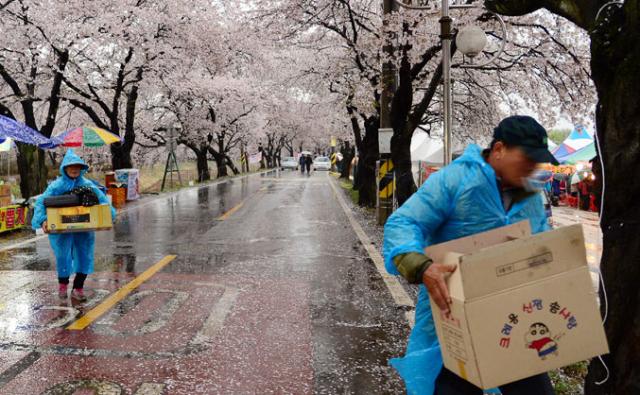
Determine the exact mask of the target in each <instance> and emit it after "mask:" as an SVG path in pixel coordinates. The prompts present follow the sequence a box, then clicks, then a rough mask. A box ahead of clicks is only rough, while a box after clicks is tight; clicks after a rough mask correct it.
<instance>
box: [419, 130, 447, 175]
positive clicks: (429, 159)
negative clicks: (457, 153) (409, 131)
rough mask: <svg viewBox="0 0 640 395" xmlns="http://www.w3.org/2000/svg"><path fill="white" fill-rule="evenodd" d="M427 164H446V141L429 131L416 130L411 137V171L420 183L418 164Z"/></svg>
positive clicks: (440, 165)
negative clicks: (430, 134)
mask: <svg viewBox="0 0 640 395" xmlns="http://www.w3.org/2000/svg"><path fill="white" fill-rule="evenodd" d="M420 162H423V163H425V164H426V165H427V166H438V167H442V166H444V143H443V141H442V138H432V137H430V136H429V135H428V134H427V133H425V132H423V131H421V130H416V131H415V132H414V133H413V138H412V139H411V172H412V173H413V179H414V181H415V182H416V183H418V170H419V167H418V164H419V163H420Z"/></svg>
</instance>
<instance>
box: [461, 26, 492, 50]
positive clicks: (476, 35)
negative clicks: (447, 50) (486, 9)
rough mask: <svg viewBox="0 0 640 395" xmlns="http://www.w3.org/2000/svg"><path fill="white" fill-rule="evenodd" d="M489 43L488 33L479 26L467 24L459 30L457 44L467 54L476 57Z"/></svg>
mask: <svg viewBox="0 0 640 395" xmlns="http://www.w3.org/2000/svg"><path fill="white" fill-rule="evenodd" d="M486 45H487V35H486V33H485V32H484V30H482V29H481V28H480V27H478V26H467V27H465V28H464V29H462V30H460V31H459V32H458V35H457V36H456V46H457V47H458V49H459V50H460V52H462V53H463V54H465V55H466V56H468V57H470V58H474V57H475V56H477V55H478V54H479V53H480V52H482V50H483V49H484V47H485V46H486Z"/></svg>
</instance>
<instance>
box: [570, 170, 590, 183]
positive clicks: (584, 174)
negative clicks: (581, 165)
mask: <svg viewBox="0 0 640 395" xmlns="http://www.w3.org/2000/svg"><path fill="white" fill-rule="evenodd" d="M588 177H589V172H588V171H586V170H580V171H577V172H575V173H573V174H572V175H571V178H570V180H571V182H570V184H577V183H579V182H580V181H582V180H584V179H586V178H588Z"/></svg>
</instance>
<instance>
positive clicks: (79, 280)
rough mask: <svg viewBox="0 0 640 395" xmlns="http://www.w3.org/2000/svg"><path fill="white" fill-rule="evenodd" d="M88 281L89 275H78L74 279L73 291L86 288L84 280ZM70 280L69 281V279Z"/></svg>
mask: <svg viewBox="0 0 640 395" xmlns="http://www.w3.org/2000/svg"><path fill="white" fill-rule="evenodd" d="M86 279H87V275H86V274H84V273H76V277H75V278H74V279H73V289H82V288H84V280H86ZM67 280H68V279H67Z"/></svg>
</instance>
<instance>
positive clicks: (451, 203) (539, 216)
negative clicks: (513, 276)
mask: <svg viewBox="0 0 640 395" xmlns="http://www.w3.org/2000/svg"><path fill="white" fill-rule="evenodd" d="M549 162H551V163H553V164H556V165H557V164H558V162H557V161H556V159H555V158H554V157H553V155H551V153H550V152H549V150H548V149H547V132H546V130H545V129H544V128H543V127H542V126H541V125H540V124H539V123H538V122H536V120H534V119H533V118H531V117H527V116H512V117H508V118H506V119H504V120H502V122H500V123H499V124H498V126H497V127H496V128H495V129H494V134H493V141H492V142H491V145H490V147H489V148H488V149H485V150H481V149H480V147H478V146H477V145H475V144H469V146H468V147H467V149H466V150H465V152H464V154H463V155H462V156H461V157H460V158H458V159H456V160H455V161H454V162H453V163H452V164H450V165H449V166H446V167H444V168H443V169H441V170H440V171H437V172H435V173H433V174H432V175H431V176H430V177H429V178H428V179H427V181H426V182H425V183H424V184H423V185H422V186H421V187H420V189H419V190H418V191H417V192H416V193H415V194H413V196H411V198H409V199H408V200H407V201H406V202H405V203H404V204H403V205H402V206H401V207H400V208H399V209H398V210H397V211H396V212H395V213H393V214H392V215H391V217H389V219H388V220H387V223H386V225H385V230H384V256H385V266H386V268H387V271H388V272H389V273H391V274H396V275H397V274H402V276H403V277H405V278H406V279H407V280H408V281H409V282H410V283H413V284H418V285H419V287H420V291H419V295H418V302H417V304H416V312H415V327H414V328H413V330H412V331H411V336H410V338H409V344H408V346H407V351H406V355H405V357H404V358H401V359H392V360H391V361H390V363H391V365H392V366H394V367H395V368H396V369H398V371H399V373H400V375H401V376H402V378H403V379H404V380H405V384H406V386H407V391H408V392H409V393H411V394H428V395H431V394H437V395H462V394H465V395H467V394H477V395H482V393H483V391H482V389H480V388H478V387H476V386H474V385H473V384H471V383H469V382H467V381H465V380H464V379H462V378H460V377H458V376H457V375H455V374H454V373H452V372H451V371H449V370H447V369H446V368H444V367H443V361H442V354H441V352H440V344H439V343H438V338H437V336H436V330H435V324H434V321H433V315H432V314H437V312H432V311H431V307H430V303H429V298H431V299H433V301H434V303H435V304H436V305H437V306H438V307H439V308H440V310H441V311H442V312H443V313H445V314H446V313H449V312H450V310H449V304H450V303H451V298H450V296H449V291H448V289H447V286H446V283H445V278H444V274H445V273H451V272H454V271H455V270H456V265H443V264H442V263H441V262H433V261H432V260H431V259H430V258H429V257H428V256H426V255H425V253H424V249H425V247H427V246H430V245H434V244H439V243H443V242H446V241H450V240H454V239H458V238H461V237H466V236H470V235H474V234H478V233H481V232H485V231H488V230H491V229H495V228H499V227H502V226H505V225H508V224H511V223H515V222H519V221H523V220H529V223H530V225H531V231H532V233H534V234H535V233H539V232H543V231H546V230H550V229H551V228H550V226H549V224H548V223H547V220H546V215H545V211H544V206H543V201H542V197H541V195H540V189H539V188H543V187H544V186H543V185H538V187H537V188H534V187H533V182H531V181H532V179H530V178H529V176H530V175H531V173H532V172H533V170H534V169H535V167H536V165H537V164H538V163H549ZM415 372H420V374H415ZM500 390H501V391H502V393H503V394H504V395H515V394H518V395H523V394H539V395H543V394H544V395H546V394H553V393H554V392H553V388H552V386H551V382H550V380H549V376H548V375H547V374H546V373H545V374H541V375H537V376H533V377H530V378H527V379H524V380H520V381H516V382H514V383H510V384H507V385H504V386H501V387H500Z"/></svg>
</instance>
